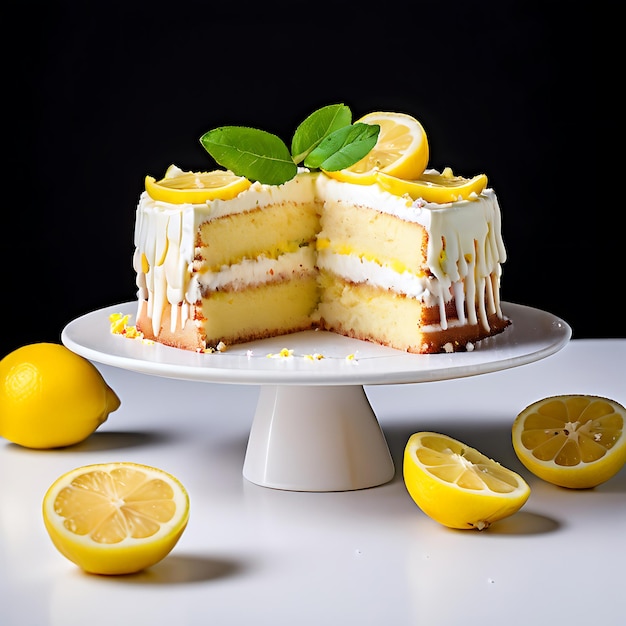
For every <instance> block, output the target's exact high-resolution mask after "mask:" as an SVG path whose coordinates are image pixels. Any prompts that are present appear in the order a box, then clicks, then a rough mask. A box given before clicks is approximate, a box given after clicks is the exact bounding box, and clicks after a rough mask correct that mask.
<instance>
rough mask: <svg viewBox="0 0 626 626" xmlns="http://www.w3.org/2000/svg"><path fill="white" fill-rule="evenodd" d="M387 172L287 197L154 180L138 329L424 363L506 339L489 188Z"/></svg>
mask: <svg viewBox="0 0 626 626" xmlns="http://www.w3.org/2000/svg"><path fill="white" fill-rule="evenodd" d="M380 115H382V116H385V115H391V116H392V118H393V115H394V114H380ZM383 119H385V118H384V117H383ZM401 121H402V119H401ZM387 130H388V129H387ZM387 138H388V137H387ZM378 141H379V144H380V142H381V141H382V140H381V138H380V137H379V139H378ZM379 144H377V145H379ZM395 160H396V161H397V160H398V158H397V157H395ZM390 170H391V171H392V168H388V170H387V172H386V171H385V168H384V167H382V168H378V167H377V168H376V171H375V172H373V174H372V175H371V176H369V175H368V176H369V177H368V176H363V175H362V172H358V169H357V170H355V169H354V168H352V169H349V168H346V169H344V170H341V171H339V172H337V171H334V172H333V171H325V170H322V169H320V170H318V171H315V170H314V171H311V170H310V169H306V168H302V167H300V168H299V169H298V170H297V173H296V174H295V175H294V176H293V177H292V178H290V179H288V180H286V181H285V182H281V183H280V184H268V183H265V182H259V181H258V180H257V181H255V182H252V181H251V180H250V179H249V178H246V177H245V176H239V175H236V174H234V173H232V172H230V171H223V170H215V171H212V172H209V173H193V172H183V171H182V170H180V169H179V168H177V167H174V166H172V167H171V168H170V169H169V170H168V172H167V174H166V177H165V178H164V179H163V180H162V181H160V182H161V185H159V183H156V181H154V179H151V178H149V177H148V178H147V179H146V190H145V191H144V192H143V193H142V194H141V197H140V201H139V205H138V207H137V212H136V228H135V254H134V268H135V271H136V273H137V286H138V311H137V328H138V329H139V330H140V331H141V332H142V333H143V335H144V336H145V337H147V338H149V339H154V340H156V341H158V342H161V343H164V344H167V345H170V346H175V347H178V348H183V349H188V350H196V351H205V350H215V349H223V347H225V346H226V347H227V346H229V345H233V344H237V343H241V342H247V341H251V340H256V339H262V338H266V337H272V336H278V335H283V334H288V333H292V332H296V331H301V330H308V329H314V328H315V329H320V330H326V331H332V332H335V333H339V334H342V335H346V336H350V337H354V338H357V339H362V340H367V341H372V342H376V343H379V344H382V345H385V346H389V347H392V348H396V349H398V350H402V351H407V352H412V353H422V354H426V353H436V352H442V351H443V352H453V351H462V350H469V349H473V347H474V343H475V342H476V341H479V340H481V339H483V338H486V337H489V336H492V335H495V334H497V333H500V332H502V331H503V330H504V329H505V328H506V326H507V325H508V324H509V323H510V322H509V320H508V319H506V318H505V316H504V315H503V313H502V310H501V305H500V278H501V264H502V263H503V262H504V261H505V259H506V252H505V248H504V244H503V241H502V236H501V215H500V208H499V205H498V200H497V198H496V195H495V193H494V191H493V190H492V189H489V188H487V187H486V178H485V177H482V178H481V179H479V178H478V177H477V178H476V179H473V180H466V179H460V178H458V177H454V176H453V175H452V174H451V172H449V171H446V172H443V173H439V172H436V171H434V170H426V171H423V165H422V166H421V167H420V171H421V176H420V177H419V178H416V179H411V180H407V179H403V178H400V177H397V176H396V175H392V174H389V173H388V172H389V171H390ZM381 172H382V173H381ZM215 178H217V179H220V184H219V185H216V189H217V190H216V192H215V194H211V193H209V194H208V195H209V196H212V195H216V196H218V197H215V198H212V197H209V198H207V193H206V189H207V185H208V186H211V185H213V182H212V179H215ZM164 181H165V182H166V183H167V184H166V185H164ZM355 181H356V182H355ZM164 186H165V187H167V188H169V189H171V190H172V193H171V194H169V195H168V194H166V195H165V196H164V195H163V194H162V193H161V191H160V190H161V189H162V188H163V187H164ZM190 189H191V190H192V191H190ZM457 189H458V190H459V193H458V194H456V190H457ZM155 190H156V191H155ZM180 190H182V193H181V194H179V195H178V196H177V193H178V191H180ZM185 190H186V191H185ZM193 190H199V191H200V192H202V191H204V192H205V193H204V195H198V196H197V198H199V199H201V201H196V196H194V193H195V192H194V191H193ZM461 190H462V191H461ZM455 194H456V195H455ZM433 198H434V200H435V201H433Z"/></svg>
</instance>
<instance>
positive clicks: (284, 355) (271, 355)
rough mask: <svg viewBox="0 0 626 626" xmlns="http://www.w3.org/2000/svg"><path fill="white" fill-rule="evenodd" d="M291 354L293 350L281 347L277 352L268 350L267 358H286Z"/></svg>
mask: <svg viewBox="0 0 626 626" xmlns="http://www.w3.org/2000/svg"><path fill="white" fill-rule="evenodd" d="M292 356H293V350H290V349H289V348H283V349H282V350H281V351H280V352H279V353H278V354H274V353H272V352H270V353H269V354H268V355H267V358H268V359H288V358H290V357H292Z"/></svg>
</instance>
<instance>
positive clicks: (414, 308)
mask: <svg viewBox="0 0 626 626" xmlns="http://www.w3.org/2000/svg"><path fill="white" fill-rule="evenodd" d="M322 280H323V283H324V290H323V299H322V301H321V302H320V305H319V307H318V309H317V312H316V318H318V323H319V325H320V327H322V328H324V329H325V330H330V331H334V332H337V333H340V334H342V335H346V336H348V337H354V338H355V339H361V340H365V341H373V342H375V343H380V344H383V345H386V346H389V347H392V348H396V349H398V350H404V351H406V352H411V353H416V354H432V353H437V352H453V351H462V350H468V349H469V350H471V349H473V343H474V342H476V341H479V340H480V339H483V338H485V337H488V336H491V335H494V334H497V333H499V332H501V331H502V330H504V328H505V327H506V326H507V325H508V323H509V322H508V321H507V320H503V319H501V318H500V317H498V316H497V315H496V314H495V313H492V314H489V315H488V316H487V319H486V323H487V325H486V327H485V326H483V325H482V324H468V323H467V321H463V322H462V321H460V320H459V319H458V318H457V317H456V313H455V311H456V304H455V302H454V301H452V302H451V303H450V305H449V306H448V307H447V317H446V319H447V327H446V328H443V327H442V325H441V324H440V323H439V318H440V310H439V308H438V307H426V306H424V305H423V304H422V302H421V301H420V300H418V299H416V298H411V297H407V296H404V295H401V294H397V293H394V292H393V291H390V290H385V289H380V288H377V287H373V286H372V285H369V284H366V283H359V284H355V283H350V282H347V281H345V280H342V279H341V278H339V277H336V276H332V275H329V274H323V275H322Z"/></svg>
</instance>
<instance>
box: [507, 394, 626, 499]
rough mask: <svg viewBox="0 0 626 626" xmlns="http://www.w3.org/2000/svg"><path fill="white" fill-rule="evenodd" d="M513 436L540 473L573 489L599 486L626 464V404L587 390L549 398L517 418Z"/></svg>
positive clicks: (530, 465) (522, 454) (521, 456)
mask: <svg viewBox="0 0 626 626" xmlns="http://www.w3.org/2000/svg"><path fill="white" fill-rule="evenodd" d="M512 438H513V448H514V449H515V452H516V454H517V456H518V457H519V459H520V461H521V462H522V463H523V464H524V465H525V466H526V467H527V468H528V469H529V470H530V471H531V472H532V473H533V474H535V476H538V477H539V478H541V479H543V480H545V481H547V482H550V483H553V484H555V485H559V486H561V487H569V488H571V489H585V488H591V487H595V486H597V485H599V484H601V483H603V482H605V481H607V480H608V479H609V478H611V477H612V476H614V475H615V474H617V472H619V470H620V469H621V468H622V467H624V464H626V408H624V407H623V406H622V405H621V404H619V403H618V402H615V401H614V400H610V399H608V398H602V397H599V396H592V395H584V394H582V395H560V396H552V397H548V398H543V399H541V400H538V401H537V402H534V403H533V404H531V405H529V406H527V407H526V408H525V409H524V410H523V411H522V412H521V413H520V414H519V415H518V416H517V417H516V418H515V421H514V422H513V429H512Z"/></svg>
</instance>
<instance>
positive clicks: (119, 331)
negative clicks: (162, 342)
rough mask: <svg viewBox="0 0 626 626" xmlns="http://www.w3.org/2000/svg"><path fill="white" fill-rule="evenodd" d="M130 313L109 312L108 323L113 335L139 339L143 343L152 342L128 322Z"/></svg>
mask: <svg viewBox="0 0 626 626" xmlns="http://www.w3.org/2000/svg"><path fill="white" fill-rule="evenodd" d="M129 319H130V315H123V314H122V313H111V315H109V323H110V325H111V333H112V334H113V335H123V336H124V337H126V338H127V339H139V340H141V341H143V343H154V341H151V340H149V339H146V338H145V337H144V336H143V333H142V332H141V331H140V330H137V327H136V326H131V325H129V324H128V320H129Z"/></svg>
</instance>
